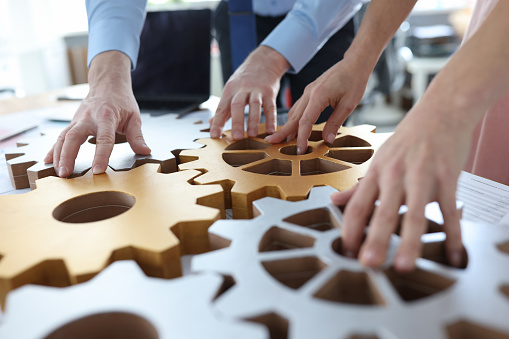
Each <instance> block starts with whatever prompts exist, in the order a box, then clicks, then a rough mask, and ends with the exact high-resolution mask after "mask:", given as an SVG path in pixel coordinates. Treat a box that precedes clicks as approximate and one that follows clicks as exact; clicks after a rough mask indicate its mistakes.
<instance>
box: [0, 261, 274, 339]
mask: <svg viewBox="0 0 509 339" xmlns="http://www.w3.org/2000/svg"><path fill="white" fill-rule="evenodd" d="M222 283H223V279H222V278H221V277H220V276H219V275H217V274H211V273H209V274H199V275H193V276H186V277H183V278H177V279H173V280H161V279H154V278H148V277H146V276H145V275H144V274H143V273H142V272H141V271H140V269H139V268H138V267H137V266H136V265H135V264H134V262H132V261H122V262H116V263H114V264H112V265H111V266H110V267H108V268H106V269H105V270H104V271H103V272H101V273H99V274H98V275H97V276H96V277H94V278H93V279H92V280H90V281H88V282H85V283H83V284H79V285H76V286H71V287H66V288H50V287H44V286H24V287H22V288H20V289H18V290H16V291H14V292H12V293H11V294H9V297H8V299H7V313H6V315H5V318H4V320H3V321H2V322H1V323H0V337H1V338H18V339H40V338H46V339H57V338H74V339H85V338H94V339H111V338H144V339H170V338H187V339H191V338H192V339H203V338H211V335H213V336H214V338H221V339H225V338H228V339H238V338H244V339H266V338H267V337H268V335H267V333H266V332H267V331H266V329H265V328H264V327H262V326H260V325H256V324H252V323H247V322H239V321H234V320H232V319H230V318H227V317H224V315H220V314H218V313H217V311H216V310H215V309H214V307H213V304H212V300H213V299H214V297H215V296H216V295H217V294H218V292H219V291H220V288H221V285H222Z"/></svg>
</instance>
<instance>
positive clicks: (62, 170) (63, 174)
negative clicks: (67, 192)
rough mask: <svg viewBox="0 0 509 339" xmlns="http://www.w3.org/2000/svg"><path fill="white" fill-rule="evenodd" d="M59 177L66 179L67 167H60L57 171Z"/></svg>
mask: <svg viewBox="0 0 509 339" xmlns="http://www.w3.org/2000/svg"><path fill="white" fill-rule="evenodd" d="M58 176H59V177H66V176H67V167H60V170H59V171H58Z"/></svg>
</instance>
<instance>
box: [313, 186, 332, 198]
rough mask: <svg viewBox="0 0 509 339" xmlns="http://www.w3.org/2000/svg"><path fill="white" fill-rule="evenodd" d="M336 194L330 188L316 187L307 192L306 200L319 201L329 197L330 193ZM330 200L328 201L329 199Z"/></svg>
mask: <svg viewBox="0 0 509 339" xmlns="http://www.w3.org/2000/svg"><path fill="white" fill-rule="evenodd" d="M336 192H338V190H337V189H335V188H334V187H330V186H317V187H313V188H312V189H311V191H310V192H309V198H308V199H319V197H325V196H330V195H331V194H332V193H336ZM329 200H330V199H329Z"/></svg>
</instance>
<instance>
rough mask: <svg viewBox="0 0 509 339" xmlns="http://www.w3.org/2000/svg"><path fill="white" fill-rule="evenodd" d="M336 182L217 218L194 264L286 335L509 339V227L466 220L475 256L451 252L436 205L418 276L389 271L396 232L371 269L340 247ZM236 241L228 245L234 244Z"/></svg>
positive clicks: (225, 307)
mask: <svg viewBox="0 0 509 339" xmlns="http://www.w3.org/2000/svg"><path fill="white" fill-rule="evenodd" d="M333 191H334V190H333V189H332V188H330V187H316V188H313V190H312V191H311V194H310V198H309V200H305V201H299V202H288V201H282V200H277V199H273V198H265V199H261V200H258V201H256V202H254V204H253V205H254V208H255V211H256V213H255V214H257V215H258V216H257V217H256V218H255V219H253V220H227V221H225V220H220V221H218V222H216V223H215V224H214V225H212V226H211V228H210V229H209V234H210V239H211V246H212V247H213V248H220V249H218V250H217V251H213V252H209V253H206V254H201V255H199V256H196V257H194V260H193V262H192V270H193V271H196V272H199V271H207V272H210V271H214V272H218V273H221V274H223V275H225V276H229V277H231V278H232V280H233V281H234V282H235V284H234V285H233V286H232V287H231V288H230V289H229V290H227V291H226V292H225V293H224V294H223V295H221V296H220V297H219V298H218V300H217V306H218V308H219V310H220V311H222V312H224V313H226V314H228V315H230V316H234V317H237V318H239V319H251V318H256V317H258V318H259V317H271V318H272V319H273V323H277V324H278V330H277V331H278V333H280V335H279V336H277V337H272V339H275V338H278V339H279V338H284V339H287V338H288V339H307V338H321V339H353V338H373V339H408V338H412V339H429V338H433V339H445V338H448V339H465V338H467V339H469V338H483V339H508V338H509V321H508V314H509V271H508V270H507V269H506V268H507V267H509V230H508V229H507V228H506V227H503V226H497V225H488V224H475V223H469V222H462V232H463V233H462V234H463V239H464V245H465V248H466V252H467V254H468V262H467V263H465V267H464V268H452V267H450V266H449V265H448V262H447V259H446V258H445V257H446V256H445V251H444V240H445V234H444V233H442V232H441V231H442V227H443V226H442V225H440V222H443V221H442V220H441V215H440V213H439V212H438V213H436V212H433V210H438V206H437V205H432V204H431V205H429V206H428V207H427V211H426V215H427V217H429V218H428V220H430V221H429V229H428V232H429V233H427V234H425V235H423V237H422V244H423V256H422V257H421V258H419V259H418V261H417V269H416V271H414V272H413V273H409V274H398V273H396V272H395V271H394V270H393V269H392V262H393V260H394V256H395V252H396V249H397V247H398V245H399V241H400V240H399V236H398V235H397V234H394V235H393V237H392V239H391V243H390V250H389V255H388V259H387V261H386V263H385V264H384V266H383V267H382V268H381V269H379V270H374V269H370V268H366V267H364V266H362V265H361V264H360V263H359V262H358V261H357V260H356V259H351V258H347V257H344V256H342V255H341V254H340V253H341V250H340V249H341V231H340V228H339V226H340V221H341V212H340V211H339V209H338V208H337V207H335V206H332V205H331V203H330V197H329V196H330V194H331V193H332V192H333ZM227 246H229V247H227Z"/></svg>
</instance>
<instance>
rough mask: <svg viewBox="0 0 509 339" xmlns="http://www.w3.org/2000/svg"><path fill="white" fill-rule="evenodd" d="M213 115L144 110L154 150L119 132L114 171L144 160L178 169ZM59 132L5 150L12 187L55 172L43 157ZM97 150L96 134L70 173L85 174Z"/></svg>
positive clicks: (112, 160)
mask: <svg viewBox="0 0 509 339" xmlns="http://www.w3.org/2000/svg"><path fill="white" fill-rule="evenodd" d="M211 116H212V113H211V112H210V111H198V112H194V113H190V114H187V115H184V116H179V115H177V114H166V115H161V116H158V117H151V116H150V115H149V114H142V115H141V118H142V123H143V124H142V131H143V135H144V138H145V141H146V142H147V145H149V146H150V148H151V150H152V153H151V154H149V155H138V154H134V152H133V151H132V149H131V146H130V145H129V143H128V142H127V140H126V138H125V136H123V135H119V134H117V138H116V141H115V146H114V147H113V152H112V154H111V156H110V159H109V163H108V165H109V166H110V167H111V168H112V169H113V170H115V171H124V170H129V169H132V168H134V167H137V166H140V165H142V164H145V163H158V164H160V165H161V170H162V172H163V173H171V172H176V171H177V165H178V161H177V156H178V154H179V152H180V151H181V150H184V149H196V148H200V147H202V145H201V144H198V143H196V142H194V140H196V139H199V138H206V137H208V136H209V131H208V126H209V124H208V120H209V118H210V117H211ZM230 124H231V123H230V122H229V123H228V125H230ZM58 134H59V133H55V132H53V133H49V134H47V135H44V136H42V137H40V138H30V139H21V140H20V141H19V142H18V146H19V147H17V148H12V149H9V150H6V152H5V158H6V160H7V166H8V170H9V176H10V178H11V182H12V185H13V187H15V188H17V189H22V188H28V187H30V188H32V189H34V188H35V181H36V180H37V179H41V178H44V177H47V176H56V174H55V170H54V168H53V164H45V163H44V161H43V159H44V157H45V156H46V153H47V152H48V151H49V150H50V148H51V147H52V146H53V144H54V143H55V141H56V140H57V137H58ZM94 154H95V137H91V138H89V139H88V140H87V141H86V142H85V143H84V144H83V145H82V146H81V148H80V151H79V153H78V157H77V158H76V162H75V167H74V171H73V174H72V175H71V176H70V177H77V176H81V175H83V174H85V173H86V172H87V171H88V170H89V169H90V168H91V166H92V160H93V158H94Z"/></svg>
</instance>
